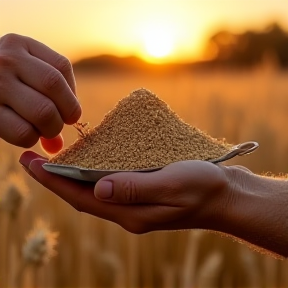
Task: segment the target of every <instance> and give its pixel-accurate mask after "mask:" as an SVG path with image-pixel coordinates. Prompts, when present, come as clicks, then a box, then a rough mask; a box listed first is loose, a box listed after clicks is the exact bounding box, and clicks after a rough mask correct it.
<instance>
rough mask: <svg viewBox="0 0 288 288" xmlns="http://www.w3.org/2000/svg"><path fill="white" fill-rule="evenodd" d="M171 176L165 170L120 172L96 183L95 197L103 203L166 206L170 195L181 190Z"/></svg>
mask: <svg viewBox="0 0 288 288" xmlns="http://www.w3.org/2000/svg"><path fill="white" fill-rule="evenodd" d="M171 176H173V175H171V173H169V172H167V171H165V169H163V170H159V171H155V172H119V173H115V174H112V175H109V176H106V177H103V178H102V179H100V180H99V181H98V182H97V183H96V186H95V189H94V195H95V197H96V198H97V199H99V200H101V201H109V202H117V203H120V204H137V203H138V204H140V203H141V204H144V203H153V204H157V203H160V202H161V204H164V203H163V202H165V199H166V200H167V201H168V197H167V196H166V195H167V194H168V193H169V194H171V193H172V192H174V190H175V193H176V192H177V191H176V190H177V189H178V190H179V185H178V184H177V181H174V178H173V177H171ZM176 186H178V187H176ZM170 198H171V197H170ZM167 201H166V202H167ZM170 201H171V200H170Z"/></svg>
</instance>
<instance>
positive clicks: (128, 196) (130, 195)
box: [121, 180, 140, 203]
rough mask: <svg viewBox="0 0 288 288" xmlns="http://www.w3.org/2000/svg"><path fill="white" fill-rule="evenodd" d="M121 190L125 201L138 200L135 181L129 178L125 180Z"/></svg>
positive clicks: (138, 195)
mask: <svg viewBox="0 0 288 288" xmlns="http://www.w3.org/2000/svg"><path fill="white" fill-rule="evenodd" d="M121 190H122V193H123V196H124V200H125V201H126V202H131V203H135V202H139V201H140V191H139V189H138V187H137V185H136V184H135V182H133V181H131V180H127V181H125V182H124V183H123V184H122V187H121Z"/></svg>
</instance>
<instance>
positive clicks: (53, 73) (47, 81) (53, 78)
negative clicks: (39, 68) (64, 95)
mask: <svg viewBox="0 0 288 288" xmlns="http://www.w3.org/2000/svg"><path fill="white" fill-rule="evenodd" d="M61 80H62V74H61V73H60V72H59V71H58V70H56V69H52V70H50V71H49V72H48V73H47V74H46V75H45V76H44V78H43V86H44V87H45V89H47V90H48V91H49V90H52V89H55V88H56V87H57V86H58V85H59V84H60V83H61Z"/></svg>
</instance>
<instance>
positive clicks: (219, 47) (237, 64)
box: [205, 23, 288, 69]
mask: <svg viewBox="0 0 288 288" xmlns="http://www.w3.org/2000/svg"><path fill="white" fill-rule="evenodd" d="M205 54H206V56H207V57H209V58H210V59H211V60H210V61H208V62H209V63H210V64H214V65H215V66H222V67H232V68H250V67H253V66H256V65H259V64H261V63H262V62H265V61H270V62H273V64H275V65H277V66H278V68H280V69H287V68H288V33H287V31H285V30H284V29H283V28H282V27H281V26H280V25H279V24H277V23H272V24H270V25H269V26H268V27H266V28H265V29H264V30H263V31H251V30H248V31H246V32H244V33H242V34H235V33H232V32H229V31H227V30H222V31H219V32H217V33H215V34H214V35H212V36H211V37H210V39H209V40H208V43H207V47H206V51H205Z"/></svg>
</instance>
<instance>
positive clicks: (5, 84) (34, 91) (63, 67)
mask: <svg viewBox="0 0 288 288" xmlns="http://www.w3.org/2000/svg"><path fill="white" fill-rule="evenodd" d="M80 115H81V107H80V105H79V103H78V100H77V98H76V96H75V80H74V75H73V71H72V66H71V64H70V62H69V61H68V60H67V59H66V58H65V57H63V56H61V55H59V54H58V53H56V52H55V51H53V50H51V49H50V48H48V47H47V46H45V45H44V44H42V43H40V42H37V41H36V40H33V39H31V38H28V37H24V36H20V35H16V34H7V35H5V36H3V37H1V38H0V123H1V125H0V138H3V139H4V140H6V141H7V142H9V143H11V144H14V145H17V146H22V147H31V146H33V145H34V144H35V143H36V142H37V141H38V139H39V137H40V136H42V137H44V138H53V137H56V136H57V135H58V134H59V133H60V132H61V130H62V128H63V125H64V123H66V124H73V123H75V122H76V121H77V120H78V119H79V117H80ZM44 146H45V144H44Z"/></svg>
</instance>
